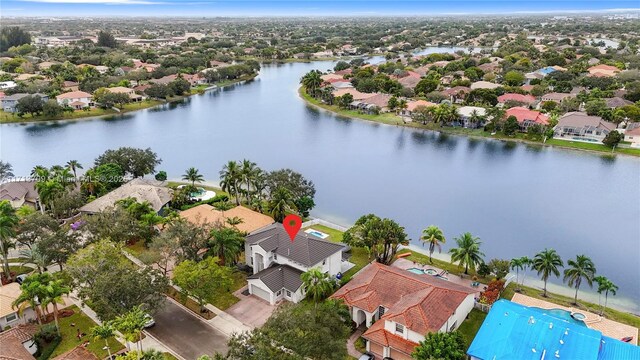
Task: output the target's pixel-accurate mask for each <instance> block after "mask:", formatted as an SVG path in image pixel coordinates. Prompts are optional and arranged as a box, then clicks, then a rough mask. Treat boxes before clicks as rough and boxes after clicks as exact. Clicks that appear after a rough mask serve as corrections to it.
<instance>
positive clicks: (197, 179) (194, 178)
mask: <svg viewBox="0 0 640 360" xmlns="http://www.w3.org/2000/svg"><path fill="white" fill-rule="evenodd" d="M182 180H186V181H191V186H196V183H201V182H203V181H204V176H203V175H202V174H200V172H199V171H198V169H196V168H194V167H190V168H188V169H187V171H186V172H185V173H184V175H182Z"/></svg>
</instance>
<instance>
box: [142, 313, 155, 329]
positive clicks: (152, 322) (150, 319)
mask: <svg viewBox="0 0 640 360" xmlns="http://www.w3.org/2000/svg"><path fill="white" fill-rule="evenodd" d="M144 319H145V320H147V322H145V323H144V328H145V329H148V328H150V327H152V326H153V325H155V324H156V321H155V320H153V317H151V315H149V314H145V316H144Z"/></svg>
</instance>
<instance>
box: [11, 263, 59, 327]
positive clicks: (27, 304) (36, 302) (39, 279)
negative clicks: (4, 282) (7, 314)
mask: <svg viewBox="0 0 640 360" xmlns="http://www.w3.org/2000/svg"><path fill="white" fill-rule="evenodd" d="M20 290H21V293H20V296H18V298H16V300H14V302H13V303H12V304H11V306H12V307H13V308H17V309H18V312H19V313H22V312H23V311H24V310H25V309H27V308H32V309H33V310H34V311H35V312H36V319H37V321H38V323H39V324H42V318H43V317H44V314H45V313H46V312H47V308H48V306H49V305H52V307H53V318H54V321H55V324H56V330H57V331H58V335H59V334H60V325H59V324H58V304H64V301H63V300H62V297H63V296H64V295H67V294H69V291H71V290H70V289H69V288H68V287H67V286H65V285H63V281H62V280H58V279H55V278H54V276H53V275H51V274H50V273H42V274H34V275H31V276H28V277H27V278H26V279H25V280H24V281H23V282H22V284H21V285H20Z"/></svg>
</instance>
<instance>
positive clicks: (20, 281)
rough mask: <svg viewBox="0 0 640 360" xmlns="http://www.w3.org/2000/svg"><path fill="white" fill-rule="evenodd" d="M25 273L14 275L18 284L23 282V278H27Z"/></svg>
mask: <svg viewBox="0 0 640 360" xmlns="http://www.w3.org/2000/svg"><path fill="white" fill-rule="evenodd" d="M27 276H28V275H27V274H22V275H18V276H16V282H17V283H18V284H20V285H22V283H23V282H24V279H26V278H27Z"/></svg>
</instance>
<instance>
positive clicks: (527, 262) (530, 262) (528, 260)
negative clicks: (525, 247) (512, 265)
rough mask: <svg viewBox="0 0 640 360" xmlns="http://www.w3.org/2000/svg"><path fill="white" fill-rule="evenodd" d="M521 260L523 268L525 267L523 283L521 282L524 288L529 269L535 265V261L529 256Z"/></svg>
mask: <svg viewBox="0 0 640 360" xmlns="http://www.w3.org/2000/svg"><path fill="white" fill-rule="evenodd" d="M520 260H521V261H522V267H523V270H524V271H523V272H522V281H521V282H520V284H521V285H522V286H524V278H525V277H527V270H529V268H530V267H531V265H533V260H532V259H531V258H529V257H528V256H523V257H521V258H520Z"/></svg>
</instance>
